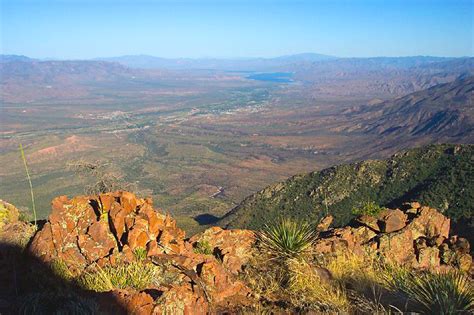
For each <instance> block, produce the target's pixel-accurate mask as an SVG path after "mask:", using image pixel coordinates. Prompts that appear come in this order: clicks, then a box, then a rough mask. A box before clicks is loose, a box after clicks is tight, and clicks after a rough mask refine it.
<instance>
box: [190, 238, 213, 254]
mask: <svg viewBox="0 0 474 315" xmlns="http://www.w3.org/2000/svg"><path fill="white" fill-rule="evenodd" d="M193 251H194V252H195V253H196V254H204V255H212V254H213V248H212V246H211V245H210V244H209V242H208V241H200V242H197V243H196V244H195V245H194V248H193Z"/></svg>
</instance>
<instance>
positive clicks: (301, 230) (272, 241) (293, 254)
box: [257, 218, 317, 259]
mask: <svg viewBox="0 0 474 315" xmlns="http://www.w3.org/2000/svg"><path fill="white" fill-rule="evenodd" d="M257 235H258V239H259V241H260V245H261V247H262V248H263V249H264V250H267V251H268V252H269V254H271V255H272V256H273V257H275V258H283V259H285V258H298V257H300V256H301V255H302V254H304V253H306V252H308V251H309V250H310V249H311V245H312V243H313V241H314V240H315V238H316V236H317V233H316V232H315V230H314V229H313V227H312V226H311V225H310V224H308V223H307V222H302V221H294V220H292V219H289V218H281V219H280V220H278V221H277V222H275V223H274V224H271V225H265V226H264V228H263V229H262V231H260V232H259V233H258V234H257Z"/></svg>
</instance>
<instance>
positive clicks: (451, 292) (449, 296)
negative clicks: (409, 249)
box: [392, 271, 474, 315]
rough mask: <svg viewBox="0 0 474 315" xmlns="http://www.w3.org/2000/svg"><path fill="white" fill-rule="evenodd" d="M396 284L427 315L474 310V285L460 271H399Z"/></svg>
mask: <svg viewBox="0 0 474 315" xmlns="http://www.w3.org/2000/svg"><path fill="white" fill-rule="evenodd" d="M392 285H393V287H394V288H395V289H397V290H398V291H400V292H402V293H403V294H404V295H405V296H406V297H408V299H410V300H412V301H413V302H415V304H416V307H417V311H419V312H421V313H423V314H440V315H450V314H464V313H469V312H472V311H474V286H473V284H472V282H471V280H470V279H469V277H468V276H467V275H465V274H463V273H462V272H459V271H451V272H447V273H421V274H420V273H416V272H414V271H406V272H398V273H395V274H393V275H392Z"/></svg>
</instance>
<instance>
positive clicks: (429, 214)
mask: <svg viewBox="0 0 474 315" xmlns="http://www.w3.org/2000/svg"><path fill="white" fill-rule="evenodd" d="M449 227H450V220H449V219H448V218H446V217H445V216H444V215H442V214H441V213H439V212H438V211H436V210H435V209H431V208H429V207H421V209H420V210H419V212H418V216H417V217H415V218H414V219H413V220H412V221H411V222H410V223H409V224H408V225H407V228H408V229H410V230H412V231H413V236H414V238H415V239H416V238H418V237H420V236H425V237H427V238H433V237H437V236H442V237H444V238H447V237H448V235H449Z"/></svg>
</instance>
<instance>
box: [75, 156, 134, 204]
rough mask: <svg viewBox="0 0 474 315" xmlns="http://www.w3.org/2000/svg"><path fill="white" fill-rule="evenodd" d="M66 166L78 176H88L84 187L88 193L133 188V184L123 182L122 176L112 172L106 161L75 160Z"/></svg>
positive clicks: (93, 193) (94, 193)
mask: <svg viewBox="0 0 474 315" xmlns="http://www.w3.org/2000/svg"><path fill="white" fill-rule="evenodd" d="M67 166H68V169H69V170H71V171H73V172H74V173H76V174H77V175H78V176H81V177H88V178H90V182H91V183H90V184H88V185H86V186H85V189H84V192H85V193H86V194H88V195H98V194H101V193H107V192H112V191H116V190H129V191H134V190H135V189H134V188H135V187H134V185H133V184H128V183H125V182H124V181H123V179H122V176H120V175H118V174H116V173H114V172H113V171H112V170H111V168H110V165H109V164H107V163H103V162H100V161H95V162H89V161H85V160H77V161H72V162H69V163H68V164H67Z"/></svg>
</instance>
